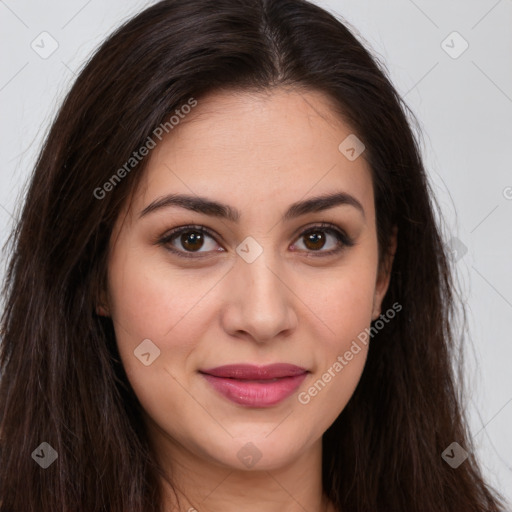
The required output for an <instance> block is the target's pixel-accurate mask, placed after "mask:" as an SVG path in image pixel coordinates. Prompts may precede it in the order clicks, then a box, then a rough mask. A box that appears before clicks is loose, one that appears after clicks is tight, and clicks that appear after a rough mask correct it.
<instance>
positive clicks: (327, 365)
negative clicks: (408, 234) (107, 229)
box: [100, 88, 388, 470]
mask: <svg viewBox="0 0 512 512" xmlns="http://www.w3.org/2000/svg"><path fill="white" fill-rule="evenodd" d="M330 112H332V109H330V107H329V104H328V103H327V99H326V97H324V96H323V95H322V94H320V93H318V92H301V93H299V92H293V91H290V90H285V89H282V88H281V89H276V90H274V91H273V92H272V93H271V94H269V95H263V94H249V93H239V94H234V93H232V92H230V93H228V92H222V93H221V92H217V93H216V94H212V95H210V96H209V97H207V98H205V99H202V100H200V101H199V102H198V104H197V106H196V107H195V108H194V109H193V110H192V111H191V112H190V113H188V114H187V115H184V116H183V119H181V118H180V122H179V124H178V125H176V126H174V128H173V129H172V131H170V132H169V135H168V136H167V137H165V138H163V140H162V141H161V142H158V140H157V142H158V144H157V145H156V147H155V148H154V149H152V150H151V154H150V160H149V164H148V167H147V169H146V170H145V175H144V177H143V181H142V183H141V185H140V186H139V188H138V189H137V191H136V194H135V196H134V200H133V202H132V203H131V205H130V207H129V208H128V207H127V209H126V211H125V212H123V214H122V215H120V217H119V220H118V222H117V224H116V226H115V229H114V233H113V236H112V243H111V252H110V258H109V274H108V276H109V277H108V296H107V298H106V308H105V309H103V310H100V314H101V311H103V312H104V313H106V314H109V315H110V316H111V317H112V320H113V322H114V326H115V333H116V338H117V343H118V347H119V352H120V355H121V358H122V362H123V365H124V367H125V369H126V373H127V375H128V378H129V381H130V383H131V385H132V387H133V389H134V391H135V393H136V395H137V397H138V398H139V401H140V403H141V404H142V407H143V409H144V411H145V413H146V414H147V417H146V418H145V419H146V421H147V424H148V427H149V429H150V431H151V432H152V434H153V436H152V437H153V439H154V440H155V441H156V443H157V444H158V446H159V447H160V449H161V450H163V452H169V453H171V454H172V453H174V452H175V453H178V452H179V453H187V454H189V455H190V456H193V457H195V458H199V459H201V460H207V461H210V462H214V463H217V464H220V465H222V466H227V467H231V468H235V467H236V468H241V469H244V468H245V469H250V468H252V467H255V468H256V469H267V470H268V469H272V468H277V467H280V466H283V465H285V464H288V463H290V462H291V461H293V460H297V458H298V457H300V455H301V454H303V453H305V451H306V450H307V449H308V448H311V447H312V446H313V445H314V444H315V443H318V442H319V440H320V439H321V436H322V434H323V433H324V432H325V430H326V429H327V428H328V427H329V426H330V425H331V424H332V422H333V421H334V420H335V419H336V417H337V416H338V415H339V414H340V412H341V411H342V410H343V408H344V407H345V405H346V404H347V402H348V400H349V399H350V397H351V395H352V394H353V392H354V390H355V388H356V385H357V383H358V380H359V378H360V376H361V372H362V370H363V367H364V364H365V360H366V354H367V349H368V346H367V345H366V344H364V343H361V341H360V340H361V339H362V337H361V336H360V335H361V333H364V332H365V328H368V327H369V325H370V321H371V319H372V318H376V317H378V315H379V314H380V303H381V300H382V298H383V295H384V293H385V291H386V289H387V285H388V281H387V278H386V277H385V276H384V274H383V275H382V276H380V277H379V275H378V272H377V271H378V247H377V234H376V225H375V211H374V196H373V189H372V181H371V175H370V171H369V167H368V165H367V163H366V162H365V159H364V152H363V153H362V154H361V156H360V157H358V153H359V152H360V151H361V149H362V148H361V147H360V146H358V145H357V141H356V140H355V139H354V138H353V137H354V136H353V135H351V133H352V132H351V129H350V127H349V126H347V125H345V124H344V123H343V122H341V120H339V119H337V118H334V117H332V114H331V113H330ZM347 137H349V139H347ZM346 139H347V140H346ZM344 141H345V142H344ZM342 143H343V144H342ZM340 144H341V149H339V147H340ZM351 148H353V151H352V149H351ZM131 172H138V171H137V169H136V168H135V169H134V170H132V171H131ZM334 194H340V195H339V196H338V198H337V200H334V201H332V202H331V201H329V200H323V201H322V200H320V199H318V198H320V197H322V196H326V195H334ZM169 195H173V196H175V200H176V202H174V203H172V202H171V201H170V200H168V201H167V202H166V201H165V198H166V197H167V196H169ZM179 195H186V196H187V197H188V198H189V199H187V200H179V201H177V197H178V196H179ZM314 198H316V199H315V201H314V202H312V203H310V201H311V200H312V199H314ZM200 199H201V202H199V200H200ZM162 200H163V201H162ZM155 202H156V203H155ZM159 202H160V203H159ZM210 202H211V203H210ZM213 203H215V205H213ZM217 203H218V204H219V205H223V206H216V204H217ZM150 205H153V207H150V208H148V207H149V206H150ZM180 205H181V206H180ZM187 205H188V207H187ZM320 223H327V224H328V225H327V226H324V227H322V226H318V225H319V224H320ZM184 226H189V228H188V232H184V233H182V234H173V235H172V236H171V231H172V230H175V229H176V228H181V227H184ZM190 226H191V227H190ZM199 228H204V229H205V230H206V232H203V233H201V232H200V231H199V232H198V229H199ZM337 233H339V234H340V235H341V238H340V239H338V236H337ZM358 336H359V338H358ZM363 338H364V336H363ZM354 342H355V344H354ZM356 347H358V348H359V350H358V349H357V348H356ZM350 354H351V355H350ZM276 364H278V365H281V366H274V367H272V368H270V369H268V368H267V369H263V370H262V369H261V368H260V369H259V370H258V368H254V367H264V366H267V365H276ZM227 365H229V367H227V368H221V367H226V366H227ZM233 365H235V366H234V367H233ZM245 365H251V367H245ZM287 365H292V366H287Z"/></svg>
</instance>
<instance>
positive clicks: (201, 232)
mask: <svg viewBox="0 0 512 512" xmlns="http://www.w3.org/2000/svg"><path fill="white" fill-rule="evenodd" d="M159 243H160V244H161V245H163V246H165V247H166V248H167V249H168V250H169V251H171V252H173V253H175V254H178V255H179V256H184V257H191V258H193V257H202V256H207V255H208V254H207V253H211V252H213V251H217V252H218V251H223V250H224V249H222V248H221V249H218V248H217V249H216V247H219V246H218V245H217V244H216V242H215V239H214V238H213V236H212V235H211V234H210V233H209V232H208V231H207V230H206V229H205V228H204V227H202V226H198V227H195V226H184V227H181V228H178V229H175V230H173V231H171V233H169V234H168V235H166V236H164V237H163V238H162V239H161V240H159Z"/></svg>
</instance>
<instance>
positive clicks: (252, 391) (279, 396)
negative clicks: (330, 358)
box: [199, 363, 309, 407]
mask: <svg viewBox="0 0 512 512" xmlns="http://www.w3.org/2000/svg"><path fill="white" fill-rule="evenodd" d="M199 373H201V374H202V376H203V377H204V378H205V379H206V381H207V382H208V383H209V384H210V385H211V386H212V387H213V388H214V389H215V390H216V391H217V392H218V393H220V394H221V395H223V396H224V397H225V398H227V399H229V400H231V401H232V402H234V403H236V404H239V405H245V406H248V407H270V406H272V405H276V404H278V403H279V402H282V401H283V400H284V399H286V398H288V397H289V396H290V395H291V394H292V393H293V392H294V391H295V390H296V389H297V388H298V387H299V386H300V385H301V383H302V381H303V380H304V379H305V378H306V375H307V374H308V373H309V372H308V370H306V369H304V368H301V367H299V366H295V365H292V364H287V363H276V364H271V365H267V366H254V365H249V364H232V365H225V366H218V367H216V368H209V369H207V370H200V372H199Z"/></svg>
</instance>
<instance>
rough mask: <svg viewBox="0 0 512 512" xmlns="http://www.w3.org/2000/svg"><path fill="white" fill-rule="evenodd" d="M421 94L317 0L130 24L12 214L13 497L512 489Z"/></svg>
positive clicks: (111, 502)
mask: <svg viewBox="0 0 512 512" xmlns="http://www.w3.org/2000/svg"><path fill="white" fill-rule="evenodd" d="M406 111H407V110H406V106H405V105H404V103H403V102H402V100H401V99H400V98H399V96H398V95H397V93H396V91H395V90H394V88H393V86H392V85H391V83H390V81H389V80H388V78H387V77H386V76H385V73H384V72H383V71H382V69H380V67H379V66H378V65H377V64H376V62H375V61H374V59H373V58H372V57H371V56H370V54H369V53H368V51H367V50H365V49H364V47H363V46H362V45H361V44H360V43H359V42H358V41H357V40H356V39H355V38H354V36H353V35H352V34H351V33H350V32H349V31H348V30H347V28H346V27H345V26H344V25H343V24H341V23H340V22H339V21H338V20H336V19H335V18H334V17H332V16H331V15H330V14H328V13H327V12H325V11H324V10H322V9H320V8H319V7H316V6H315V5H313V4H310V3H308V2H305V1H301V0H279V1H255V0H229V1H220V2H207V1H205V0H187V1H163V2H160V3H158V4H156V5H154V6H152V7H150V8H148V9H147V10H145V11H144V12H142V13H140V14H139V15H137V16H136V17H135V18H134V19H132V20H131V21H129V22H128V23H126V24H125V25H124V26H123V27H121V28H120V29H118V30H117V31H116V32H115V33H114V34H113V35H112V36H111V37H110V38H109V39H108V40H107V41H106V42H105V43H104V44H103V45H102V46H101V48H100V49H99V50H98V51H97V52H96V54H95V55H94V56H93V58H92V59H91V60H90V61H89V63H88V64H87V65H86V67H85V68H84V69H83V71H82V72H81V73H80V75H79V76H78V78H77V80H76V83H75V84H74V86H73V88H72V89H71V91H70V93H69V94H68V96H67V98H66V100H65V102H64V104H63V106H62V108H61V109H60V112H59V114H58V116H57V118H56V120H55V122H54V124H53V126H52V129H51V131H50V133H49V135H48V138H47V140H46V143H45V146H44V148H43V150H42V152H41V155H40V158H39V160H38V162H37V165H36V169H35V172H34V175H33V177H32V181H31V185H30V190H29V192H28V195H27V197H26V201H25V205H24V209H23V212H22V215H21V219H20V221H19V224H18V226H17V228H16V230H15V232H14V233H13V255H12V259H11V263H10V267H9V271H8V275H7V280H6V284H5V293H6V296H7V299H6V307H5V312H4V315H3V322H2V336H3V344H2V352H1V359H0V364H1V376H2V380H1V385H0V405H1V407H0V411H1V421H2V423H1V432H2V437H1V440H2V441H1V455H2V465H1V469H0V496H1V500H2V504H1V507H0V510H1V511H2V512H3V511H9V512H14V511H23V512H25V511H32V510H38V511H44V512H46V511H50V510H52V511H57V510H62V511H68V510H74V511H87V512H91V511H96V510H98V511H100V510H105V511H107V510H108V511H109V512H112V511H116V512H117V511H119V512H121V511H150V510H153V511H161V512H163V511H171V510H173V511H174V510H180V511H185V510H188V511H193V510H198V511H202V510H204V511H218V510H222V511H230V510H244V511H252V510H258V511H259V510H267V511H274V510H275V511H286V512H289V511H296V510H309V511H329V512H333V511H343V512H346V511H372V512H377V511H402V510H403V511H405V510H407V511H410V510H414V511H429V512H430V511H433V510H435V511H440V512H441V511H446V512H448V511H454V512H455V511H456V512H459V511H461V510H464V511H466V512H468V511H475V512H476V511H489V512H490V511H497V510H499V507H500V506H502V502H501V498H500V497H499V496H498V495H497V493H495V491H493V490H492V489H491V488H490V487H489V486H488V485H487V484H486V483H485V482H484V480H483V478H482V475H481V473H480V469H479V467H478V464H477V461H476V460H475V458H474V456H473V455H472V449H471V440H470V437H469V434H468V431H467V423H466V420H465V418H464V415H463V406H462V403H461V401H460V398H459V387H458V386H461V385H462V383H460V382H458V381H456V380H455V376H454V374H453V372H452V366H451V362H452V357H453V356H454V355H455V348H456V347H457V345H458V344H457V339H456V338H455V336H454V335H453V327H452V317H453V313H454V288H453V284H452V280H451V274H450V269H449V265H448V260H447V255H446V253H445V249H444V246H443V242H442V237H441V233H440V229H439V227H438V226H437V224H436V221H435V217H434V210H433V204H434V199H433V197H432V194H431V191H430V188H429V185H428V182H427V178H426V173H425V170H424V168H423V165H422V161H421V158H420V153H419V150H418V146H417V142H416V139H415V138H414V136H413V133H412V130H411V128H410V126H409V124H408V121H407V116H406Z"/></svg>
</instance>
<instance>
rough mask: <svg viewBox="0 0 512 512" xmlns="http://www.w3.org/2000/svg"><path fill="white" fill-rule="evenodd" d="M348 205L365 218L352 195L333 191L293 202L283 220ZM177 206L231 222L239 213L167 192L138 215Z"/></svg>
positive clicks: (204, 199) (362, 210) (361, 207)
mask: <svg viewBox="0 0 512 512" xmlns="http://www.w3.org/2000/svg"><path fill="white" fill-rule="evenodd" d="M340 205H349V206H353V207H354V208H355V209H357V210H358V211H359V212H360V213H361V214H362V216H363V218H364V219H366V216H365V211H364V208H363V205H362V204H361V203H360V202H359V201H358V200H357V199H356V198H355V197H353V196H351V195H350V194H347V193H346V192H333V193H329V194H324V195H320V196H315V197H312V198H310V199H306V200H303V201H298V202H296V203H293V204H292V205H291V206H290V207H289V208H288V210H287V211H286V212H285V214H284V215H283V220H285V221H287V220H291V219H294V218H296V217H299V216H301V215H305V214H307V213H314V212H320V211H323V210H328V209H330V208H334V207H335V206H340ZM172 206H178V207H180V208H185V209H187V210H191V211H194V212H199V213H203V214H204V215H210V216H212V217H219V218H222V219H226V220H229V221H231V222H238V221H239V220H240V217H241V213H240V211H239V210H237V209H236V208H233V207H232V206H229V205H227V204H223V203H219V202H217V201H213V200H211V199H208V198H206V197H200V196H191V195H186V194H169V195H166V196H164V197H161V198H158V199H155V200H154V201H153V202H152V203H151V204H149V205H148V206H146V207H145V208H144V209H143V210H142V211H141V212H140V215H139V218H141V217H144V216H145V215H148V214H149V213H151V212H155V211H157V210H160V209H162V208H169V207H172Z"/></svg>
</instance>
